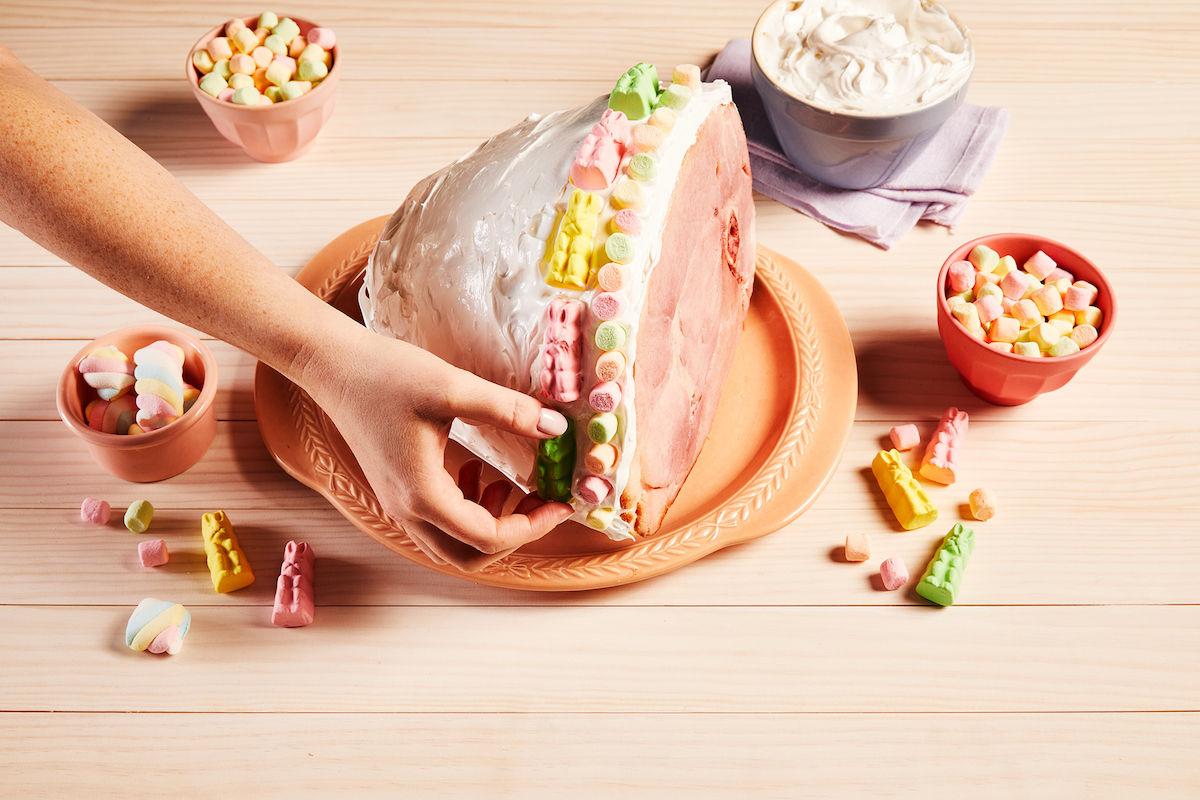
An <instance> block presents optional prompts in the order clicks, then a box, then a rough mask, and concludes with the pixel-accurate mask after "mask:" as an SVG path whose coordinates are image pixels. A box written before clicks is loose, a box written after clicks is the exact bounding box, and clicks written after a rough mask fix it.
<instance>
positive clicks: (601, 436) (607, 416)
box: [588, 411, 617, 444]
mask: <svg viewBox="0 0 1200 800" xmlns="http://www.w3.org/2000/svg"><path fill="white" fill-rule="evenodd" d="M616 435H617V415H616V414H614V413H612V412H611V411H606V412H604V413H603V414H597V415H596V416H594V417H592V418H591V419H590V420H588V438H589V439H591V440H592V441H593V442H595V443H596V444H608V443H609V442H611V441H612V439H613V437H614V436H616Z"/></svg>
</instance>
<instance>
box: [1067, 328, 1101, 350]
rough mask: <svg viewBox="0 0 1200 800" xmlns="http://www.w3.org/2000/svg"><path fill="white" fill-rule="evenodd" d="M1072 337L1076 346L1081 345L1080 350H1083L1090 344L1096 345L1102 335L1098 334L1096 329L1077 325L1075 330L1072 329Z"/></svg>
mask: <svg viewBox="0 0 1200 800" xmlns="http://www.w3.org/2000/svg"><path fill="white" fill-rule="evenodd" d="M1070 336H1071V339H1072V340H1073V341H1074V342H1075V344H1077V345H1079V349H1080V350H1082V349H1083V348H1085V347H1087V346H1088V345H1089V344H1094V343H1095V342H1096V339H1097V338H1099V336H1100V334H1099V333H1097V332H1096V329H1095V328H1093V327H1092V326H1091V325H1088V324H1086V323H1085V324H1083V325H1076V326H1075V327H1074V328H1072V329H1071V333H1070Z"/></svg>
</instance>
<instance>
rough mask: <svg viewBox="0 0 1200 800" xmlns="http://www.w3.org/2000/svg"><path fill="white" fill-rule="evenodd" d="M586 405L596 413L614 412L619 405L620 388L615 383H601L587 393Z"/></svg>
mask: <svg viewBox="0 0 1200 800" xmlns="http://www.w3.org/2000/svg"><path fill="white" fill-rule="evenodd" d="M588 403H589V404H590V405H591V407H592V408H593V409H594V410H596V411H616V410H617V406H618V405H620V403H621V386H620V384H618V383H617V382H616V381H601V382H600V383H597V384H596V385H595V386H593V387H592V391H591V392H589V393H588Z"/></svg>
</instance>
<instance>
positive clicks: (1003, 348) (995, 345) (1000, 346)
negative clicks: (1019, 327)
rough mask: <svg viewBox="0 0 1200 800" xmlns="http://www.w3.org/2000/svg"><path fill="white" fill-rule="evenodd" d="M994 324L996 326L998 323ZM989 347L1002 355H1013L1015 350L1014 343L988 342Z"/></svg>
mask: <svg viewBox="0 0 1200 800" xmlns="http://www.w3.org/2000/svg"><path fill="white" fill-rule="evenodd" d="M992 324H993V325H995V324H996V323H995V322H993V323H992ZM987 346H988V347H990V348H992V349H993V350H999V351H1000V352H1001V353H1011V352H1012V349H1013V346H1012V342H988V343H987Z"/></svg>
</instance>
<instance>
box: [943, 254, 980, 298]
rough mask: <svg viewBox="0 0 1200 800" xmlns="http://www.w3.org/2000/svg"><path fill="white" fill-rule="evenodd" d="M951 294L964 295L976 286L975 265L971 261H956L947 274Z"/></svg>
mask: <svg viewBox="0 0 1200 800" xmlns="http://www.w3.org/2000/svg"><path fill="white" fill-rule="evenodd" d="M946 282H947V283H949V284H950V293H951V294H962V293H963V292H965V291H968V290H969V289H971V288H973V287H974V286H975V265H974V264H972V263H971V262H970V261H955V262H954V263H953V264H951V265H950V270H949V271H948V272H947V274H946Z"/></svg>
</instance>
